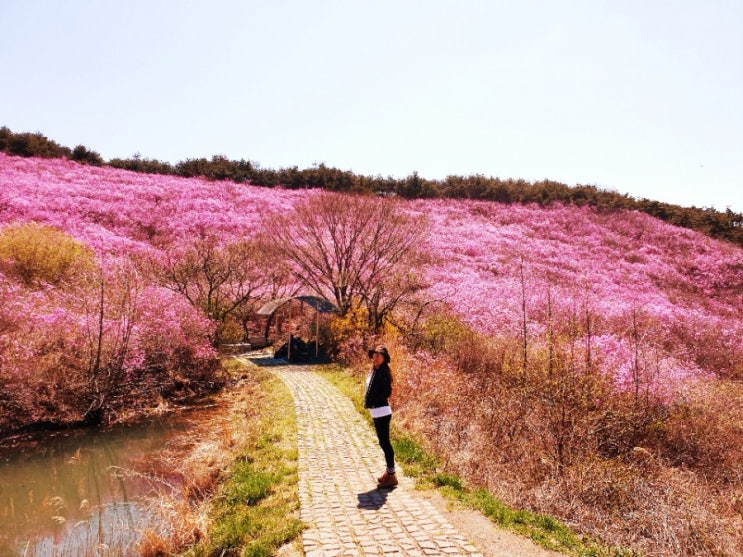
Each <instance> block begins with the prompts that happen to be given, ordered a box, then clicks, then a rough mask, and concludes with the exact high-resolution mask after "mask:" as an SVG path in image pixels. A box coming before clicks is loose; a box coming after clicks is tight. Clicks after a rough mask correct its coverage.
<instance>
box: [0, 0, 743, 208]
mask: <svg viewBox="0 0 743 557" xmlns="http://www.w3.org/2000/svg"><path fill="white" fill-rule="evenodd" d="M741 29H743V2H740V0H705V1H699V0H675V1H670V0H668V1H667V0H616V1H608V0H561V1H554V0H543V1H536V0H522V1H518V2H516V1H514V0H508V1H501V0H479V1H471V0H451V1H440V0H424V1H419V0H415V1H406V0H395V1H387V0H376V1H375V2H361V1H357V0H336V1H331V0H314V1H307V0H301V1H300V0H265V1H263V0H260V1H259V0H209V1H208V2H206V1H192V0H172V1H165V0H127V1H125V2H123V1H113V0H111V1H106V0H65V1H58V0H0V126H7V127H8V128H10V129H11V130H13V131H15V132H41V133H43V134H44V135H46V136H47V137H49V138H51V139H53V140H55V141H57V142H58V143H60V144H62V145H66V146H68V147H74V146H76V145H80V144H82V145H85V146H86V147H88V148H90V149H92V150H95V151H97V152H98V153H100V154H101V156H103V158H104V159H106V160H108V159H111V158H115V157H121V158H129V157H132V156H133V155H135V154H140V155H141V156H142V157H145V158H151V159H158V160H162V161H168V162H171V163H175V162H178V161H181V160H186V159H188V158H198V157H207V158H210V157H211V156H213V155H224V156H226V157H228V158H230V159H235V160H239V159H245V160H250V161H253V162H254V163H257V164H258V165H259V166H261V167H263V168H281V167H290V166H298V167H300V168H307V167H311V166H313V165H317V164H320V163H324V164H326V165H328V166H333V167H337V168H340V169H343V170H351V171H353V172H355V173H358V174H364V175H375V176H376V175H380V176H393V177H396V178H403V177H405V176H409V175H410V174H412V173H413V172H417V173H418V174H419V175H420V176H422V177H424V178H430V179H443V178H445V177H446V176H448V175H471V174H482V175H485V176H497V177H500V178H514V179H519V178H521V179H525V180H529V181H535V180H542V179H550V180H556V181H559V182H563V183H566V184H568V185H576V184H588V185H595V186H597V187H599V188H602V189H606V190H612V191H617V192H619V193H622V194H625V193H626V194H629V195H630V196H632V197H635V198H638V199H639V198H648V199H653V200H658V201H664V202H668V203H674V204H678V205H682V206H691V205H695V206H697V207H714V208H715V209H718V210H722V211H724V210H725V209H727V208H730V209H731V210H733V211H735V212H743V33H741Z"/></svg>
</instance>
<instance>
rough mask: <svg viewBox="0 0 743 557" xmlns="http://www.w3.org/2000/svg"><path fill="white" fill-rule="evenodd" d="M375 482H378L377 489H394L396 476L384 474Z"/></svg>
mask: <svg viewBox="0 0 743 557" xmlns="http://www.w3.org/2000/svg"><path fill="white" fill-rule="evenodd" d="M377 481H378V482H379V484H378V485H377V487H395V486H396V485H397V475H396V474H388V473H387V472H385V473H384V474H382V477H381V478H378V480H377Z"/></svg>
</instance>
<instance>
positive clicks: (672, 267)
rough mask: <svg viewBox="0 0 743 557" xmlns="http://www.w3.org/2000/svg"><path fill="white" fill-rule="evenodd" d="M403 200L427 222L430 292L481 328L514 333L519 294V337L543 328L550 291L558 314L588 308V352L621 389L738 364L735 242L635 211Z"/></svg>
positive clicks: (665, 386)
mask: <svg viewBox="0 0 743 557" xmlns="http://www.w3.org/2000/svg"><path fill="white" fill-rule="evenodd" d="M410 210H411V211H415V212H420V213H425V214H426V215H428V217H429V218H430V220H431V222H432V223H433V230H434V232H433V233H432V234H431V235H430V238H429V245H428V248H429V250H430V251H431V253H432V254H433V255H434V256H435V257H436V262H435V263H434V264H432V265H430V266H429V268H428V279H429V280H430V281H431V283H432V286H431V288H430V290H429V295H430V296H431V297H434V298H438V299H442V300H444V301H446V302H447V303H448V305H449V307H450V308H451V310H452V311H454V312H455V313H456V314H458V315H459V316H460V317H461V318H462V319H464V320H465V321H466V322H467V323H469V324H470V325H471V326H472V327H473V328H474V329H476V330H478V331H480V332H482V333H485V334H488V335H495V336H498V335H501V336H506V337H518V336H519V335H521V334H522V333H521V326H522V323H523V318H524V312H523V306H522V302H523V301H525V302H526V320H527V323H528V326H527V338H528V337H531V338H532V341H534V340H537V339H538V338H539V337H540V336H541V337H543V336H544V332H545V327H546V326H547V319H548V311H549V308H548V296H549V305H550V306H551V312H552V314H553V319H557V320H558V322H559V321H562V322H563V323H564V322H565V320H566V319H568V318H570V317H575V318H577V319H578V320H579V322H580V320H581V319H585V316H586V315H588V316H589V317H590V320H591V332H590V334H591V336H592V337H593V340H592V342H593V343H594V347H593V350H594V351H595V354H596V355H597V356H598V357H599V359H600V362H601V366H602V367H603V368H604V370H605V371H608V372H610V373H613V374H614V376H615V377H616V381H617V384H618V385H619V386H621V387H623V388H624V387H626V388H630V386H632V385H633V384H634V381H636V380H639V381H641V382H642V384H643V388H645V389H647V388H650V389H652V390H654V391H655V392H670V391H672V390H675V389H676V388H677V387H678V386H680V385H681V384H683V383H684V382H686V381H688V380H689V378H691V377H699V376H704V375H713V374H725V373H733V372H734V371H735V370H736V369H737V370H740V369H741V366H743V319H741V316H742V315H743V250H741V249H740V248H739V247H737V246H734V245H732V244H728V243H725V242H721V241H717V240H713V239H711V238H708V237H706V236H703V235H701V234H698V233H696V232H693V231H690V230H688V229H684V228H677V227H673V226H670V225H667V224H665V223H663V222H662V221H659V220H657V219H654V218H652V217H650V216H648V215H646V214H642V213H637V212H626V211H622V212H614V213H602V212H598V211H596V210H595V209H594V208H591V207H574V206H567V207H566V206H562V205H553V206H551V207H546V208H545V207H539V206H534V205H532V206H521V205H501V204H498V203H488V202H477V201H451V200H436V201H416V202H413V203H411V204H410ZM522 274H523V282H522ZM583 334H584V335H585V334H587V332H586V331H584V332H583ZM633 373H634V376H633ZM638 375H641V377H638Z"/></svg>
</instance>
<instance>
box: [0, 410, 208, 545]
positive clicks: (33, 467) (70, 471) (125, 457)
mask: <svg viewBox="0 0 743 557" xmlns="http://www.w3.org/2000/svg"><path fill="white" fill-rule="evenodd" d="M201 412H203V410H199V409H196V410H191V411H186V412H183V413H180V414H174V415H170V416H168V417H166V418H165V419H160V420H157V421H151V422H148V423H144V424H139V425H135V426H121V427H115V428H112V429H107V430H98V429H80V430H67V431H63V432H54V433H46V434H45V435H44V436H41V437H39V438H38V439H36V440H33V441H28V442H24V443H23V444H22V445H21V446H19V447H15V448H10V449H8V448H3V447H0V557H6V556H7V557H10V556H24V555H25V556H33V555H36V556H41V555H44V556H46V555H53V556H66V555H69V556H77V555H108V554H111V555H114V554H115V555H122V554H123V555H126V554H130V553H133V547H134V544H135V543H136V542H137V540H138V539H139V537H140V535H141V532H142V530H143V529H145V528H148V527H150V528H153V529H156V527H157V516H156V514H155V513H153V512H152V511H151V508H152V507H151V504H152V503H151V501H152V498H150V499H149V501H150V502H149V504H148V499H147V497H146V496H155V497H156V496H157V495H158V494H161V493H168V492H170V491H172V487H169V484H168V483H167V482H165V481H162V480H159V479H154V478H152V477H149V476H148V475H147V474H146V473H144V472H145V471H146V470H147V469H148V464H150V462H149V461H150V458H151V457H152V456H153V455H155V453H156V452H157V451H158V450H160V449H162V448H163V446H164V445H166V444H167V442H168V441H169V440H170V439H173V438H174V437H175V436H177V435H178V434H179V433H180V432H183V431H184V430H186V429H187V428H188V426H189V424H192V423H193V422H194V420H198V419H199V417H200V413H201Z"/></svg>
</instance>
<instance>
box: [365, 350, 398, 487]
mask: <svg viewBox="0 0 743 557" xmlns="http://www.w3.org/2000/svg"><path fill="white" fill-rule="evenodd" d="M368 354H369V357H370V358H371V360H372V364H373V366H374V367H372V370H371V372H370V373H369V377H368V378H367V379H366V395H365V396H364V408H368V409H369V413H370V414H371V417H372V419H373V420H374V429H375V430H376V432H377V439H379V446H380V447H382V451H384V460H385V462H386V464H387V470H385V472H384V474H382V475H381V476H380V477H379V478H377V482H378V487H395V486H396V485H397V476H396V475H395V452H394V450H393V449H392V443H390V421H391V420H392V409H391V408H390V404H389V402H388V400H387V399H388V398H389V397H390V396H391V395H392V372H391V371H390V366H389V364H390V353H389V352H388V351H387V348H386V347H384V346H377V347H376V348H373V349H371V350H369V352H368Z"/></svg>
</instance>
